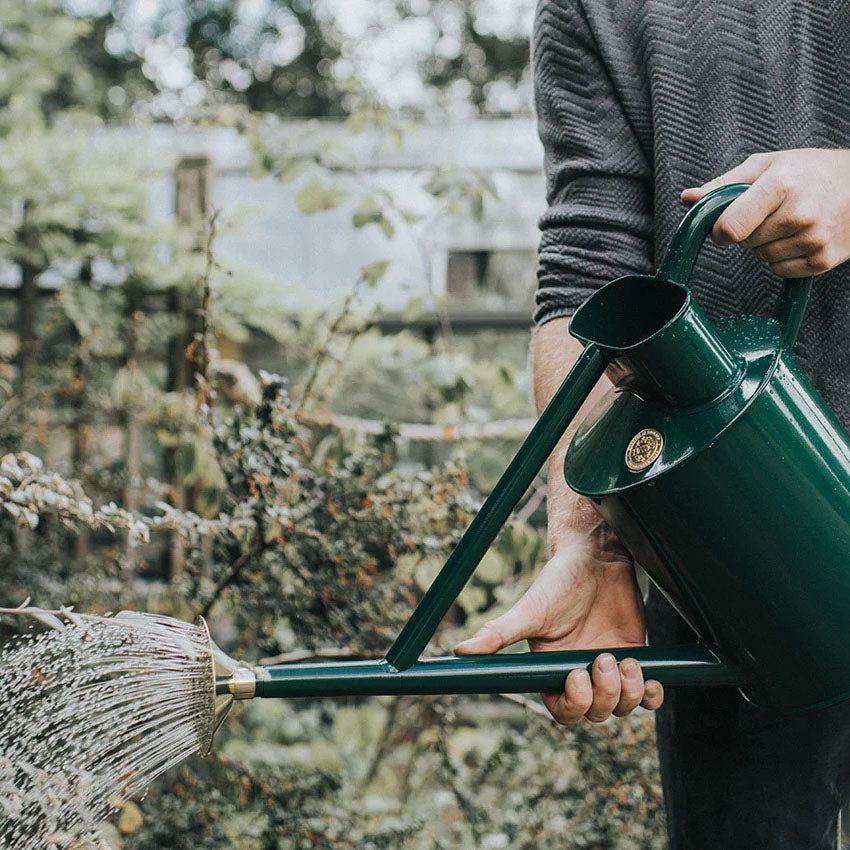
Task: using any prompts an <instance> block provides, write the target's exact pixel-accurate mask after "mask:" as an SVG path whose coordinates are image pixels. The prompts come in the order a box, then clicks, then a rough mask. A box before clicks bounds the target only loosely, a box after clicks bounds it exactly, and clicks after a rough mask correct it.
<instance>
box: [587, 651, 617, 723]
mask: <svg viewBox="0 0 850 850" xmlns="http://www.w3.org/2000/svg"><path fill="white" fill-rule="evenodd" d="M591 676H592V678H593V702H592V703H591V704H590V708H589V709H588V710H587V712H586V716H587V719H588V720H591V721H593V722H594V723H601V722H602V721H603V720H607V719H608V718H609V717H610V716H611V712H612V711H613V710H614V709H615V708H616V707H617V703H618V702H619V701H620V671H619V669H618V667H617V659H616V658H614V656H613V655H611V653H610V652H603V653H602V654H601V655H600V656H598V657H597V658H596V660H595V661H594V662H593V667H592V668H591Z"/></svg>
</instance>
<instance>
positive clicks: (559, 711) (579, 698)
mask: <svg viewBox="0 0 850 850" xmlns="http://www.w3.org/2000/svg"><path fill="white" fill-rule="evenodd" d="M592 702H593V686H592V685H591V681H590V675H589V674H588V672H587V670H573V671H572V672H571V673H570V675H569V676H567V681H566V684H565V685H564V692H563V693H561V694H543V704H544V705H545V706H546V708H548V709H549V713H550V714H551V715H552V717H554V718H555V720H557V721H558V723H562V724H563V725H564V726H574V725H575V724H576V723H578V722H579V721H580V720H581V719H582V717H584V716H585V714H586V713H587V711H588V709H589V708H590V706H591V704H592Z"/></svg>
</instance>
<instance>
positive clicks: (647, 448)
mask: <svg viewBox="0 0 850 850" xmlns="http://www.w3.org/2000/svg"><path fill="white" fill-rule="evenodd" d="M663 446H664V437H662V436H661V432H660V431H656V430H655V428H644V429H643V430H642V431H638V432H637V434H635V435H634V437H632V438H631V440H629V444H628V446H626V466H627V467H628V468H629V469H631V470H632V472H640V470H642V469H646V468H647V467H648V466H650V465H651V464H653V463H655V461H656V460H657V459H658V455H660V454H661V449H662V447H663Z"/></svg>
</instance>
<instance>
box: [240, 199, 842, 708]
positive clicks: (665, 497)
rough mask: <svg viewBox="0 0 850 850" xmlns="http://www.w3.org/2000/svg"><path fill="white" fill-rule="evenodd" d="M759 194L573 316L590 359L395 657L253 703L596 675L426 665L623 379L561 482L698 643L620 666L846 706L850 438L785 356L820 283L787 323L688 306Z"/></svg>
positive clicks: (708, 214)
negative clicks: (550, 465) (539, 482)
mask: <svg viewBox="0 0 850 850" xmlns="http://www.w3.org/2000/svg"><path fill="white" fill-rule="evenodd" d="M746 188H747V187H746V186H744V185H735V186H727V187H723V188H721V189H717V190H715V191H714V192H711V193H709V194H708V195H706V196H705V198H704V199H703V200H702V201H700V202H698V203H697V204H695V205H694V207H693V208H692V209H691V210H690V211H689V212H688V214H687V215H686V216H685V218H684V219H683V221H682V224H681V225H680V227H679V228H678V229H677V231H676V233H675V234H674V235H673V238H672V239H671V242H670V246H669V248H668V251H667V253H666V255H665V257H664V260H663V262H662V264H661V267H660V268H659V271H658V274H657V275H656V276H654V277H652V276H645V275H638V276H635V275H630V276H627V277H624V278H619V279H617V280H615V281H613V282H612V283H610V284H608V285H607V286H605V287H602V288H601V289H600V290H598V291H597V292H595V293H594V294H593V295H592V296H591V297H590V298H589V299H588V300H587V301H586V302H585V304H583V305H582V306H581V307H580V308H579V309H578V310H577V311H576V313H575V315H574V317H573V320H572V323H571V326H570V330H571V332H572V333H573V334H574V335H575V336H576V337H577V338H579V339H581V340H583V341H584V342H585V343H586V344H587V345H586V348H585V351H584V353H583V354H582V356H581V357H580V358H579V360H578V361H577V363H576V365H575V367H574V368H573V370H572V371H571V372H570V374H569V375H568V376H567V378H566V380H565V381H564V383H563V384H562V386H561V388H560V389H559V390H558V392H557V393H556V395H555V397H554V398H553V400H552V402H551V403H550V405H549V406H548V407H547V409H546V410H545V411H544V412H543V414H542V415H541V417H540V419H539V420H538V422H537V424H536V425H535V427H534V428H533V429H532V432H531V433H530V434H529V436H528V438H527V439H526V440H525V442H524V443H523V444H522V446H521V447H520V449H519V451H518V452H517V454H516V456H515V457H514V459H513V460H512V461H511V463H510V465H509V467H508V469H507V470H506V471H505V474H504V475H503V476H502V478H501V479H500V480H499V483H498V484H497V485H496V487H495V489H494V490H493V493H492V494H491V495H490V497H489V498H488V499H487V500H486V501H485V503H484V505H483V507H482V508H481V510H480V512H479V514H478V515H477V516H476V518H475V520H474V521H473V522H472V524H471V525H470V527H469V529H468V530H467V532H466V534H465V535H464V536H463V538H462V539H461V541H460V543H459V544H458V546H457V547H456V549H455V551H454V552H453V553H452V555H451V557H450V558H449V559H448V561H447V562H446V565H445V566H444V567H443V569H442V570H441V572H440V574H439V575H438V576H437V578H436V579H435V580H434V583H433V584H432V586H431V587H430V588H429V590H428V592H427V593H426V594H425V597H424V598H423V600H422V602H421V603H420V605H419V606H418V607H417V609H416V611H414V613H413V616H412V617H411V619H410V621H409V622H408V623H407V625H406V626H405V627H404V629H403V630H402V632H401V634H400V635H399V638H398V640H397V641H396V642H395V644H394V645H393V647H392V648H391V649H390V651H389V653H388V654H387V658H386V659H383V660H381V661H369V662H350V663H338V664H300V665H286V666H281V667H272V668H268V669H267V670H266V671H265V672H266V677H265V678H264V679H262V680H260V681H258V683H257V695H258V696H263V697H295V696H338V695H366V694H442V693H491V692H526V691H551V692H554V691H559V690H560V689H561V688H562V687H563V684H564V680H565V678H566V676H567V674H568V673H569V671H570V670H572V669H577V668H581V667H583V668H587V667H589V666H590V664H591V663H592V661H593V659H594V658H595V657H596V656H597V655H598V654H599V652H600V651H601V650H580V651H576V652H553V653H524V654H510V653H508V654H500V655H496V656H486V657H477V658H470V657H464V658H435V659H422V660H420V659H419V655H420V653H421V652H422V650H423V649H424V648H425V646H426V644H427V643H428V641H429V640H430V638H431V636H432V635H433V633H434V631H435V629H436V628H437V626H438V625H439V623H440V621H441V620H442V618H443V616H444V615H445V613H446V611H447V610H448V608H449V607H450V606H451V604H452V603H453V602H454V600H455V599H456V597H457V595H458V594H459V593H460V591H461V589H462V588H463V586H464V585H465V584H466V582H467V581H468V579H469V577H470V576H471V575H472V573H473V571H474V570H475V568H476V566H477V565H478V564H479V562H480V561H481V558H482V557H483V555H484V554H485V552H486V551H487V549H488V547H489V546H490V544H491V543H492V541H493V539H494V538H495V536H496V534H497V533H498V531H499V529H500V528H501V527H502V525H503V524H504V522H505V521H506V519H507V518H508V517H509V516H510V513H511V511H512V510H513V508H514V506H515V505H516V503H517V502H518V501H519V499H520V498H521V497H522V495H523V493H524V492H525V490H526V489H527V487H528V486H529V484H530V483H531V481H532V480H533V478H534V476H535V475H536V474H537V472H538V471H539V470H540V468H541V467H542V465H543V463H544V462H545V461H546V459H547V458H548V456H549V455H550V453H551V451H552V449H553V448H554V447H555V445H556V444H557V442H558V440H559V439H560V438H561V436H562V435H563V434H564V432H565V430H566V428H567V426H568V425H569V424H570V422H571V420H572V419H573V418H574V417H575V415H576V413H577V411H578V410H579V408H580V407H581V405H582V403H583V402H584V400H585V399H586V397H587V395H588V394H589V393H590V391H591V389H592V388H593V387H594V386H595V384H596V383H597V381H598V380H599V378H600V377H601V375H602V373H603V371H604V370H605V369H606V367H609V366H610V368H609V369H608V374H609V376H611V378H612V380H613V381H614V382H615V390H614V391H612V393H611V394H609V396H608V398H607V400H606V402H605V403H603V404H602V405H601V406H598V407H597V410H596V411H594V413H593V414H591V416H590V417H588V419H587V420H586V421H585V422H584V423H583V424H582V425H581V426H580V427H579V429H578V430H577V432H576V436H575V438H574V440H573V443H572V445H571V446H570V449H569V451H568V452H567V457H566V461H565V475H566V478H567V481H568V483H569V484H570V485H571V486H572V487H573V488H574V489H576V490H578V491H579V492H582V493H585V494H586V495H588V496H590V497H591V498H593V499H595V500H596V501H597V503H598V505H599V508H600V510H601V512H602V513H603V514H604V516H605V517H606V519H607V520H608V522H609V523H610V524H611V526H612V527H613V528H614V529H615V531H616V532H617V534H618V535H619V537H620V539H621V540H622V541H623V542H624V544H625V545H626V546H627V547H628V549H629V550H630V551H631V553H632V554H633V556H634V557H635V559H636V560H637V561H638V562H640V563H641V564H642V565H643V566H644V568H645V569H646V570H647V572H648V573H649V574H650V576H651V577H652V579H653V581H654V582H655V583H656V584H657V585H658V587H659V588H661V590H662V592H663V593H664V594H665V595H666V596H667V597H668V599H670V601H671V602H672V603H673V604H674V606H675V607H676V608H677V609H678V610H679V611H680V613H681V614H682V615H683V616H684V617H685V619H686V620H688V622H689V623H690V624H691V625H692V626H693V627H694V629H695V631H696V632H697V634H698V635H699V636H700V640H701V643H699V644H697V645H695V646H684V647H683V646H672V647H648V648H647V647H640V648H629V649H614V650H612V651H613V652H614V654H615V655H616V656H617V657H618V658H624V657H629V656H630V657H634V658H637V659H638V660H639V661H640V662H641V663H642V664H643V667H644V674H645V676H646V677H647V678H655V679H658V680H659V681H661V682H662V684H664V685H666V686H667V687H675V686H695V685H704V686H709V685H729V684H733V683H734V684H737V685H738V686H739V687H740V689H741V691H742V692H743V693H744V695H745V696H746V697H747V698H748V699H750V700H752V701H753V702H757V703H759V704H763V705H767V706H772V707H776V708H785V709H802V708H812V707H817V706H821V705H826V704H829V703H830V702H835V701H837V700H839V699H844V698H846V697H847V696H848V695H850V652H848V650H847V649H846V648H845V639H846V638H847V637H848V631H850V628H848V627H850V438H848V436H847V434H846V433H845V432H844V431H843V430H842V428H841V426H840V425H839V423H838V422H837V421H836V420H835V417H834V416H833V415H832V414H831V412H830V411H829V409H828V408H827V407H826V405H825V404H824V403H823V401H822V400H821V399H820V397H819V396H818V395H817V393H816V391H815V390H814V389H813V388H812V386H811V385H810V384H809V383H808V381H807V380H806V378H805V377H804V376H803V374H802V373H801V372H800V370H799V368H798V367H797V365H796V363H795V362H794V359H793V356H792V354H791V349H792V348H793V345H794V341H795V340H796V336H797V332H798V330H799V327H800V322H801V320H802V316H803V312H804V310H805V306H806V303H807V300H808V296H809V290H810V287H811V280H806V281H785V282H784V283H783V285H782V290H781V293H780V295H779V298H778V301H777V309H776V318H775V319H767V318H759V317H754V316H738V317H732V318H729V319H726V320H724V321H722V322H719V323H718V324H717V326H713V325H712V323H710V322H709V321H708V320H707V319H706V317H705V316H704V315H703V313H702V312H701V311H700V310H699V308H698V306H697V305H696V304H695V303H694V301H693V298H692V296H691V294H690V292H689V291H688V288H687V281H688V278H689V276H690V273H691V271H692V269H693V265H694V262H695V261H696V258H697V255H698V253H699V250H700V246H701V245H702V242H703V240H704V239H705V238H706V236H707V235H708V234H709V233H710V232H711V229H712V227H713V225H714V222H715V221H716V219H717V217H718V216H719V215H720V213H721V212H722V211H723V210H724V209H725V208H726V207H727V206H728V205H729V204H730V203H731V202H732V201H733V200H734V199H735V198H736V197H738V196H739V195H740V194H741V193H742V192H743V191H745V190H746ZM730 285H732V284H730ZM644 429H653V431H657V432H659V433H660V434H661V435H662V437H663V446H662V447H661V451H660V454H659V456H658V457H657V458H656V459H655V460H653V461H652V462H650V463H649V464H648V465H647V466H646V467H645V468H643V469H641V470H639V471H637V472H634V471H632V470H631V469H628V468H627V467H626V463H625V453H626V447H627V446H628V444H629V441H630V440H631V439H632V437H634V436H635V434H637V433H638V432H639V431H642V430H644ZM650 433H651V432H650Z"/></svg>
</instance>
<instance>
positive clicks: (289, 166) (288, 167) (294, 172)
mask: <svg viewBox="0 0 850 850" xmlns="http://www.w3.org/2000/svg"><path fill="white" fill-rule="evenodd" d="M303 170H304V160H302V159H296V158H295V157H290V158H288V159H285V160H283V162H282V163H281V164H280V170H279V171H278V174H277V179H278V180H280V182H281V183H291V182H292V181H293V180H294V179H295V178H296V177H297V176H298V175H299V174H300V173H301V172H302V171H303Z"/></svg>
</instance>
